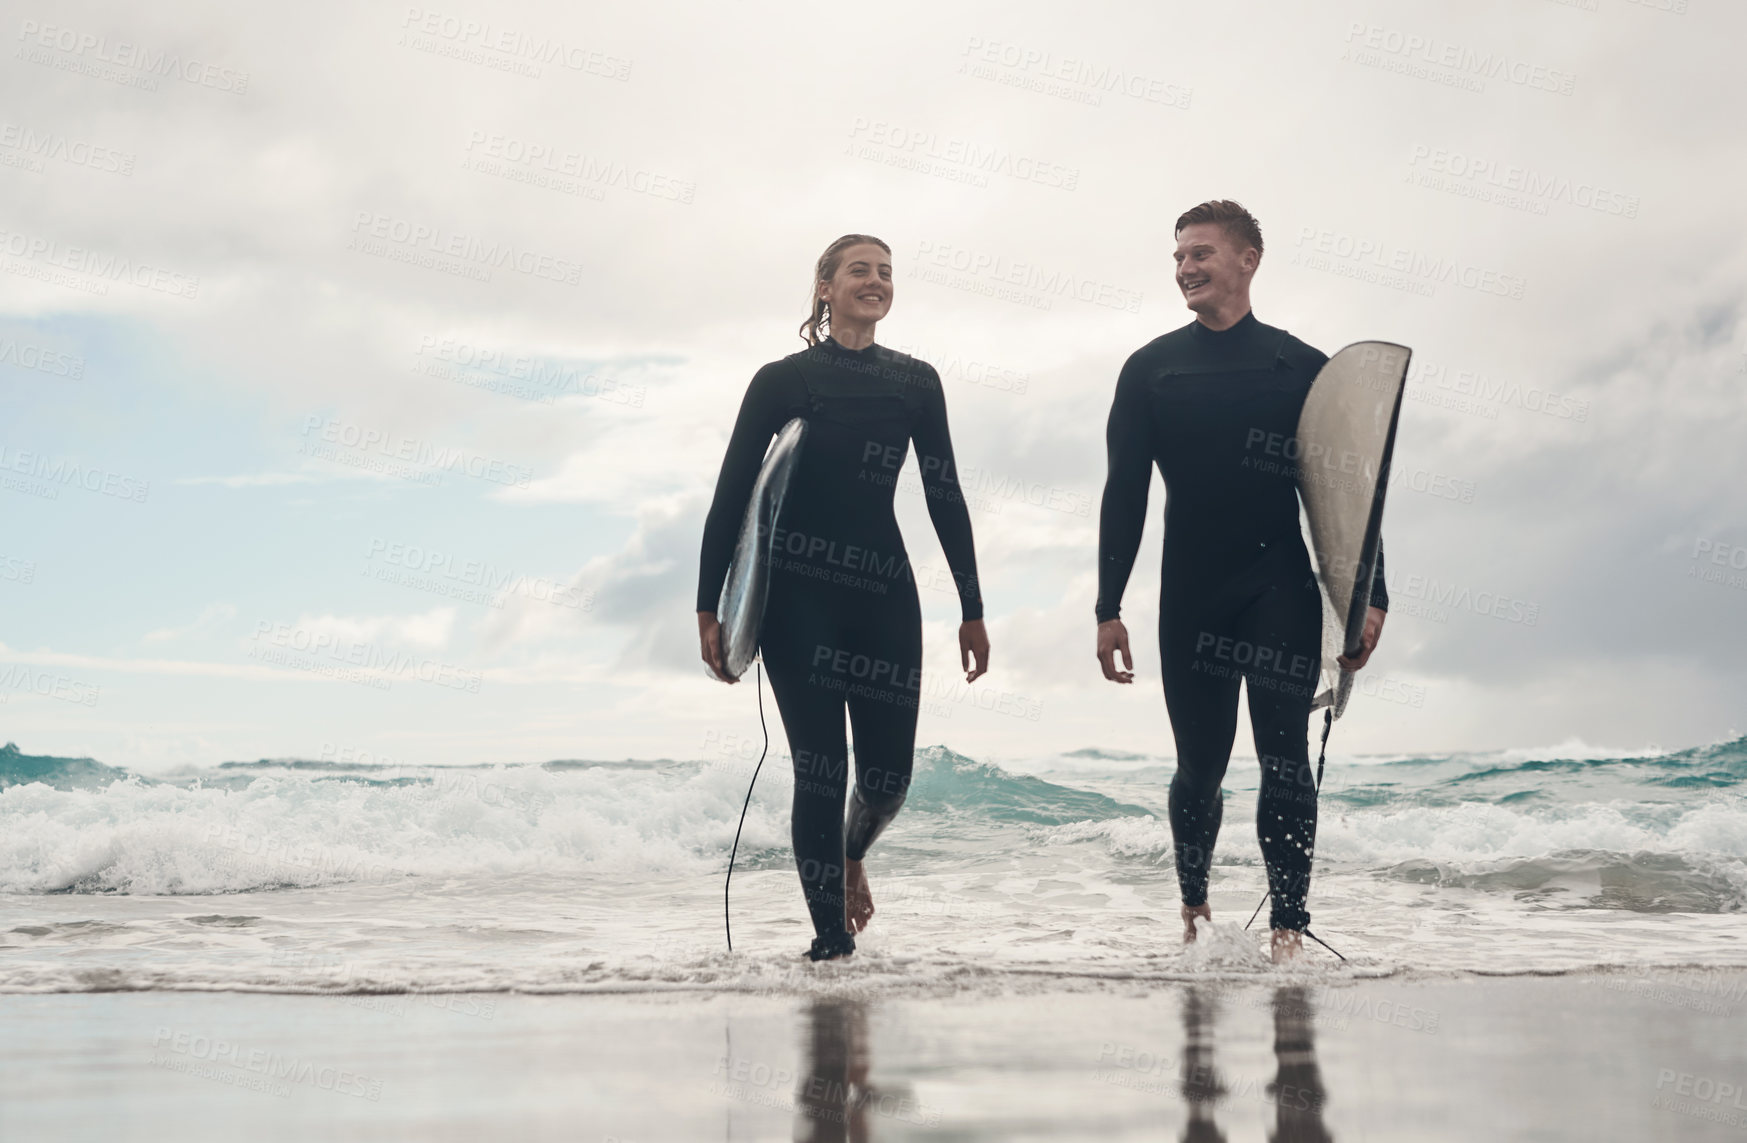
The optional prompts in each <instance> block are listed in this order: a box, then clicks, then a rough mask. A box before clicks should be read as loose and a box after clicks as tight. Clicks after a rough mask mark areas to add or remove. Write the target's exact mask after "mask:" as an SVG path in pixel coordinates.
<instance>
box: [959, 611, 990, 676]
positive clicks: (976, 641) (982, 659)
mask: <svg viewBox="0 0 1747 1143" xmlns="http://www.w3.org/2000/svg"><path fill="white" fill-rule="evenodd" d="M973 656H974V657H975V658H976V661H977V666H976V669H975V670H972V669H971V658H972V657H973ZM958 662H959V665H960V666H961V667H963V668H964V672H965V675H964V681H965V682H967V683H974V682H976V681H977V680H978V679H980V678H982V677H983V676H984V675H986V674H988V672H989V631H988V628H986V627H984V626H983V621H982V620H981V619H968V620H966V621H965V622H963V623H960V624H959V625H958Z"/></svg>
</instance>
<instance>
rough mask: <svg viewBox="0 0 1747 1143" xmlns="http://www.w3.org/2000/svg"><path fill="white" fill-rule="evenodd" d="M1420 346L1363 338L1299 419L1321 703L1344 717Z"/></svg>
mask: <svg viewBox="0 0 1747 1143" xmlns="http://www.w3.org/2000/svg"><path fill="white" fill-rule="evenodd" d="M1412 355H1413V351H1412V350H1410V349H1408V348H1407V347H1406V346H1404V345H1396V344H1393V343H1392V342H1386V341H1360V342H1355V343H1354V344H1352V345H1349V346H1347V347H1346V348H1345V349H1342V350H1341V351H1340V352H1338V353H1336V354H1335V355H1334V356H1333V357H1330V358H1329V359H1328V361H1327V362H1326V363H1325V364H1324V365H1323V367H1322V369H1321V370H1319V371H1318V372H1317V375H1316V380H1315V381H1314V382H1312V383H1311V387H1310V392H1309V393H1308V394H1306V396H1305V398H1304V409H1303V411H1302V413H1301V414H1300V415H1299V419H1298V454H1299V459H1298V491H1299V496H1300V498H1301V500H1302V501H1303V503H1304V517H1305V520H1304V522H1305V528H1306V531H1307V532H1308V533H1309V540H1310V549H1311V554H1312V556H1313V558H1314V559H1315V561H1316V578H1317V585H1318V587H1319V588H1320V589H1321V593H1322V602H1323V640H1322V678H1323V682H1324V684H1325V689H1324V690H1323V691H1322V693H1321V694H1319V695H1318V696H1317V697H1316V700H1315V701H1314V703H1313V708H1314V707H1324V706H1326V707H1330V708H1332V711H1333V714H1334V716H1335V717H1336V718H1339V717H1340V716H1341V714H1342V713H1344V712H1345V710H1346V706H1347V700H1348V699H1349V698H1350V697H1351V695H1352V688H1353V673H1352V672H1351V671H1348V670H1345V669H1344V668H1342V667H1341V666H1340V664H1339V663H1338V662H1337V660H1338V658H1339V657H1340V656H1341V655H1348V656H1351V655H1355V654H1357V653H1358V652H1359V650H1360V648H1361V647H1362V646H1363V643H1362V638H1363V635H1364V631H1365V614H1366V611H1367V610H1368V609H1369V607H1370V602H1371V588H1372V584H1373V581H1374V579H1375V576H1376V570H1377V555H1378V551H1379V549H1380V548H1381V545H1382V536H1383V503H1384V495H1385V493H1386V492H1387V491H1388V486H1389V465H1390V461H1391V459H1392V457H1393V455H1394V450H1395V429H1396V424H1397V422H1398V421H1399V419H1400V416H1401V398H1402V392H1403V387H1404V385H1405V382H1406V380H1407V366H1408V362H1409V360H1410V359H1411V358H1412Z"/></svg>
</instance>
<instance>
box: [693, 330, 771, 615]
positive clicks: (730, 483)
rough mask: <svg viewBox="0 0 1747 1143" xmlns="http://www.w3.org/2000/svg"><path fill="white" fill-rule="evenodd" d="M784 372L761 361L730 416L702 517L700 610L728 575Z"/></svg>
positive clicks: (710, 607) (711, 603) (710, 606)
mask: <svg viewBox="0 0 1747 1143" xmlns="http://www.w3.org/2000/svg"><path fill="white" fill-rule="evenodd" d="M783 375H784V371H783V368H782V363H781V362H773V363H772V364H770V365H766V366H765V367H764V368H762V369H760V370H759V371H758V373H757V374H756V375H754V376H753V378H752V384H750V385H748V386H747V387H746V397H745V398H744V399H743V400H742V401H741V402H740V415H739V416H738V417H736V418H735V420H734V433H733V435H732V436H731V437H729V438H728V451H727V453H726V454H724V455H723V457H722V470H721V472H720V473H719V474H718V475H717V477H716V495H715V498H714V499H713V500H711V501H710V514H709V515H708V516H706V517H705V518H704V540H703V545H702V551H701V553H700V555H699V557H698V611H699V612H700V613H705V612H707V613H709V614H711V615H714V614H715V612H716V604H717V601H719V600H720V599H721V597H722V581H723V580H724V579H726V578H727V577H728V564H729V562H730V561H731V560H732V559H733V558H734V545H735V543H736V542H738V540H739V539H740V522H741V520H742V519H744V518H745V516H746V503H747V501H748V500H749V499H750V498H751V496H752V486H753V484H754V483H756V482H757V480H758V470H759V468H760V467H761V466H762V465H763V464H764V454H765V450H767V449H768V448H769V447H770V438H771V437H773V436H775V435H776V432H777V430H778V429H780V428H782V426H783V423H784V421H785V420H786V417H785V416H784V414H785V413H786V412H787V411H788V408H789V402H788V401H787V400H786V399H785V393H784V392H783V388H784V387H783V385H782V384H781V381H782V378H783Z"/></svg>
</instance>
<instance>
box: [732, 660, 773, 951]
mask: <svg viewBox="0 0 1747 1143" xmlns="http://www.w3.org/2000/svg"><path fill="white" fill-rule="evenodd" d="M756 667H757V672H758V673H757V675H756V676H755V677H756V679H757V680H758V728H759V729H760V730H762V731H764V749H763V750H760V751H759V752H758V765H757V766H754V767H753V768H752V781H750V782H748V783H746V801H744V802H742V803H741V805H740V824H739V825H737V826H735V827H734V848H733V849H731V850H729V851H728V876H726V877H724V878H723V879H722V929H723V931H724V932H726V933H727V934H728V951H729V952H733V951H734V928H733V926H732V925H730V924H729V923H728V886H729V885H730V884H731V883H732V882H733V880H734V857H735V855H736V854H738V853H739V852H740V831H741V830H743V829H745V828H746V808H747V807H748V806H750V805H751V804H752V787H754V786H756V785H758V772H759V771H760V770H762V769H764V756H765V755H766V754H768V753H770V727H769V726H768V725H766V724H765V721H764V664H763V663H762V662H759V663H758V664H756ZM742 677H744V676H742Z"/></svg>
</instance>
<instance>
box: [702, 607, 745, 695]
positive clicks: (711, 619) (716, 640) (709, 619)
mask: <svg viewBox="0 0 1747 1143" xmlns="http://www.w3.org/2000/svg"><path fill="white" fill-rule="evenodd" d="M698 651H699V654H700V655H701V657H702V658H703V660H704V664H705V665H706V666H707V667H709V668H710V673H711V674H713V675H715V676H716V678H717V679H719V680H721V681H722V682H724V683H737V682H739V681H740V680H739V679H730V678H729V677H728V670H727V668H726V667H724V666H723V665H722V625H721V624H720V623H718V622H717V621H716V613H715V612H714V611H700V612H698Z"/></svg>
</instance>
